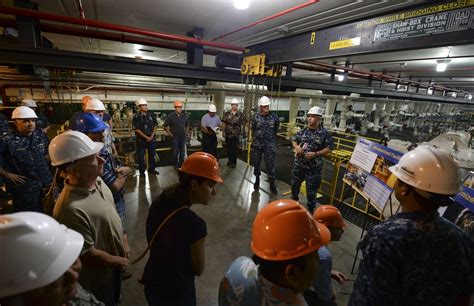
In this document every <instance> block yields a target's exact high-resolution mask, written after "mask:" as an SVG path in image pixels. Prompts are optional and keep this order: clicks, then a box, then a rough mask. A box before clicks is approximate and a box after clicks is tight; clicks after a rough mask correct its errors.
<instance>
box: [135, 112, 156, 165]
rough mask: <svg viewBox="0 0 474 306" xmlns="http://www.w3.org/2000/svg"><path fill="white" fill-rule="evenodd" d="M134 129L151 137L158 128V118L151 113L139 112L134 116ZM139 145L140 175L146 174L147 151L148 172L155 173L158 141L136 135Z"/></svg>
mask: <svg viewBox="0 0 474 306" xmlns="http://www.w3.org/2000/svg"><path fill="white" fill-rule="evenodd" d="M132 124H133V128H134V129H138V130H140V131H142V132H143V134H145V135H146V136H151V134H153V131H154V130H155V127H156V116H155V115H154V114H153V113H151V112H147V113H141V112H138V113H136V114H135V115H134V116H133V120H132ZM135 137H136V143H137V157H138V168H139V170H140V173H141V174H143V173H145V151H148V171H155V154H156V140H155V139H153V140H152V141H151V142H146V140H145V139H144V138H143V137H141V136H140V135H138V134H136V133H135Z"/></svg>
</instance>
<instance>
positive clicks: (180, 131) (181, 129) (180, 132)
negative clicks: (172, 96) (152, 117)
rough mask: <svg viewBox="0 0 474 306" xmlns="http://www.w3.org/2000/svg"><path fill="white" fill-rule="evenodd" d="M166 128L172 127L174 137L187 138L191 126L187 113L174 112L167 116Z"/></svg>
mask: <svg viewBox="0 0 474 306" xmlns="http://www.w3.org/2000/svg"><path fill="white" fill-rule="evenodd" d="M163 126H164V127H168V126H169V127H170V130H171V133H172V134H173V136H174V137H179V138H185V137H186V130H187V129H188V126H189V120H188V116H186V114H185V113H180V114H179V115H178V114H177V113H176V112H172V113H170V114H168V116H166V119H165V124H164V125H163Z"/></svg>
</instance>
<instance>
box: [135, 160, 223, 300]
mask: <svg viewBox="0 0 474 306" xmlns="http://www.w3.org/2000/svg"><path fill="white" fill-rule="evenodd" d="M179 177H180V178H179V183H177V184H175V185H172V186H170V187H168V188H166V189H165V190H163V192H162V193H161V194H160V195H159V196H158V197H157V198H155V200H154V201H153V203H152V205H151V207H150V210H149V212H148V218H147V223H146V234H147V240H148V243H149V244H151V247H150V257H149V259H148V262H147V263H146V266H145V270H144V273H143V277H142V281H143V283H144V285H145V296H146V299H147V301H148V304H149V305H150V306H155V305H156V306H157V305H159V306H166V305H170V306H171V305H172V306H181V305H182V306H193V305H196V290H195V286H194V278H195V276H199V275H201V274H202V273H203V271H204V265H205V260H204V254H205V252H204V244H205V239H206V236H207V226H206V222H205V221H204V220H203V219H201V218H200V217H199V216H198V215H197V214H195V213H194V212H193V211H192V210H191V209H190V207H191V205H193V204H197V203H199V204H203V205H207V204H208V203H209V200H210V199H211V196H212V195H213V194H215V189H214V186H215V184H216V183H222V182H223V181H222V179H221V177H220V174H219V163H218V162H217V160H216V158H215V157H214V156H212V155H211V154H208V153H203V152H196V153H193V154H191V155H190V156H189V157H188V158H187V159H186V160H185V161H184V163H183V165H182V166H181V168H180V169H179ZM158 228H159V230H158V231H157V229H158ZM153 236H156V237H155V238H153Z"/></svg>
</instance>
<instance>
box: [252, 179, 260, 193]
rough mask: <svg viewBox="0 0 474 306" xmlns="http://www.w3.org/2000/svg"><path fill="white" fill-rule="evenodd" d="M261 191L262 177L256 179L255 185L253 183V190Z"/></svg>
mask: <svg viewBox="0 0 474 306" xmlns="http://www.w3.org/2000/svg"><path fill="white" fill-rule="evenodd" d="M259 189H260V176H256V177H255V183H253V190H259Z"/></svg>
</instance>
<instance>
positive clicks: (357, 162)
mask: <svg viewBox="0 0 474 306" xmlns="http://www.w3.org/2000/svg"><path fill="white" fill-rule="evenodd" d="M402 155H403V153H401V152H398V151H395V150H393V149H390V148H388V147H386V146H383V145H380V144H378V143H376V142H373V141H370V140H367V139H364V138H359V139H358V141H357V144H356V146H355V148H354V152H353V153H352V156H351V159H350V161H349V164H348V165H347V172H346V173H345V175H344V179H343V180H344V182H346V183H347V184H349V185H351V186H352V187H353V188H354V190H356V191H357V192H359V193H360V194H362V195H363V196H365V197H366V198H368V199H370V204H372V205H373V206H374V207H375V208H376V209H377V210H378V211H379V212H382V211H383V209H384V207H385V204H386V203H387V201H388V199H389V197H390V194H391V193H392V191H393V184H392V182H393V181H395V177H394V176H392V175H391V172H390V171H389V170H388V168H389V167H390V166H392V165H395V164H397V163H398V161H399V160H400V158H401V157H402ZM390 186H392V187H390Z"/></svg>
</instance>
